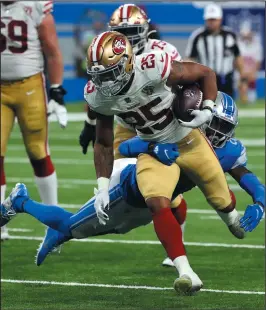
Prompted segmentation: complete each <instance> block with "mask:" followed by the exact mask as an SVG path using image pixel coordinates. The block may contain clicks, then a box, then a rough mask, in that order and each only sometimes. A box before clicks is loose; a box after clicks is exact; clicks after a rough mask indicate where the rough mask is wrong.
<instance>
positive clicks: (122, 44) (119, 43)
mask: <svg viewBox="0 0 266 310" xmlns="http://www.w3.org/2000/svg"><path fill="white" fill-rule="evenodd" d="M125 49H126V40H125V39H124V38H123V37H116V38H115V39H114V42H113V52H114V53H115V54H116V55H120V54H122V53H123V52H124V51H125Z"/></svg>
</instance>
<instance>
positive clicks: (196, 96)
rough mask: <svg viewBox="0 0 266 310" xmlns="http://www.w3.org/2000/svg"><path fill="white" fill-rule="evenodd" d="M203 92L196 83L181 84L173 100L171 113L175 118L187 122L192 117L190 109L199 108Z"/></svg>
mask: <svg viewBox="0 0 266 310" xmlns="http://www.w3.org/2000/svg"><path fill="white" fill-rule="evenodd" d="M202 98H203V94H202V92H201V90H200V88H199V86H198V85H197V84H193V85H186V86H183V88H182V89H180V90H178V91H177V92H176V97H175V99H174V100H173V106H172V108H173V113H174V115H175V117H176V118H177V119H181V120H182V121H185V122H189V121H191V120H192V119H193V116H191V115H190V113H191V112H192V110H200V109H201V107H202Z"/></svg>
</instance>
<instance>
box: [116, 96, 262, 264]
mask: <svg viewBox="0 0 266 310" xmlns="http://www.w3.org/2000/svg"><path fill="white" fill-rule="evenodd" d="M237 124H238V111H237V106H236V104H235V102H234V100H233V99H232V97H230V96H229V95H227V94H225V93H223V92H218V97H217V99H216V101H215V109H214V112H213V115H212V119H211V120H210V122H208V123H207V124H206V125H204V127H203V128H202V130H203V131H204V132H205V134H206V136H207V138H208V139H209V141H210V143H211V144H212V146H213V148H214V150H215V153H216V155H217V157H218V159H219V161H220V164H221V166H222V168H223V171H224V172H225V173H229V174H230V175H231V176H232V177H233V178H234V179H235V180H236V181H237V182H238V183H239V185H240V186H241V188H243V189H244V190H245V191H246V192H247V193H248V194H249V195H250V196H251V197H252V200H253V204H250V205H248V206H247V208H246V210H245V213H244V216H243V217H242V218H241V219H240V225H241V227H242V228H243V229H244V230H245V231H246V232H248V231H249V232H251V231H253V230H254V229H255V228H256V227H257V226H258V224H259V222H260V220H261V219H262V217H263V214H264V209H265V186H264V185H263V184H261V182H260V181H259V179H258V178H257V176H256V175H254V174H253V173H252V172H251V171H250V170H249V169H248V168H247V154H246V148H245V146H244V145H243V144H242V142H241V141H240V140H237V139H234V138H233V137H234V133H235V128H236V126H237ZM150 145H151V144H149V143H148V142H146V141H143V140H140V139H139V138H138V137H136V138H133V139H131V140H128V141H125V142H123V143H122V145H121V146H120V152H121V154H122V155H124V156H127V157H131V156H137V155H138V154H139V153H144V152H146V150H147V148H148V147H149V146H150ZM193 187H195V184H194V183H193V182H192V181H191V180H190V179H189V178H188V177H187V176H186V175H185V174H184V173H182V172H181V176H180V179H179V183H178V184H177V186H176V189H175V193H174V196H177V195H178V194H181V193H185V192H187V191H189V190H191V189H192V188H193ZM230 192H231V196H232V199H233V200H235V196H234V193H233V192H232V191H230ZM217 213H218V215H219V216H220V217H221V219H222V220H224V221H225V218H224V214H223V213H222V212H217ZM183 220H184V219H183ZM163 265H164V266H173V263H172V261H171V260H170V259H169V258H166V259H165V260H164V261H163Z"/></svg>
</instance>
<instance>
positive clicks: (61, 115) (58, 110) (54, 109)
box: [47, 99, 68, 128]
mask: <svg viewBox="0 0 266 310" xmlns="http://www.w3.org/2000/svg"><path fill="white" fill-rule="evenodd" d="M53 113H55V115H56V118H57V120H58V123H59V124H60V126H61V127H62V128H65V127H66V125H67V121H68V117H67V109H66V107H65V106H64V105H61V104H59V103H57V102H56V101H55V100H53V99H51V100H50V101H49V103H48V107H47V114H48V116H50V115H51V114H53Z"/></svg>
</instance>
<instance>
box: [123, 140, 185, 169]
mask: <svg viewBox="0 0 266 310" xmlns="http://www.w3.org/2000/svg"><path fill="white" fill-rule="evenodd" d="M119 152H120V153H121V154H122V155H123V156H125V157H138V155H139V154H141V153H146V154H149V155H151V156H152V157H155V158H156V159H157V160H158V161H160V162H161V163H163V164H164V165H167V166H171V165H172V164H173V163H174V162H175V160H176V159H177V157H178V156H179V152H178V149H177V145H176V144H175V143H156V142H149V141H143V140H142V139H140V138H139V137H134V138H131V139H129V140H127V141H124V142H122V143H121V144H120V145H119Z"/></svg>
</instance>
